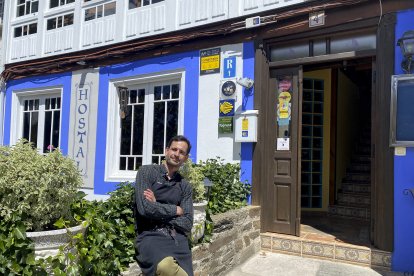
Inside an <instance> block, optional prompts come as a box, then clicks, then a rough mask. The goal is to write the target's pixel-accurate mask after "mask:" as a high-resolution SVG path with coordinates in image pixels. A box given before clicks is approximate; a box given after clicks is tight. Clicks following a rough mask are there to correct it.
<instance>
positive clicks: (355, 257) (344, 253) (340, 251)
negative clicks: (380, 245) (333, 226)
mask: <svg viewBox="0 0 414 276" xmlns="http://www.w3.org/2000/svg"><path fill="white" fill-rule="evenodd" d="M335 259H337V260H343V261H347V262H354V263H361V264H367V265H369V264H370V263H371V250H370V249H362V248H358V247H349V246H347V247H345V246H339V245H336V247H335Z"/></svg>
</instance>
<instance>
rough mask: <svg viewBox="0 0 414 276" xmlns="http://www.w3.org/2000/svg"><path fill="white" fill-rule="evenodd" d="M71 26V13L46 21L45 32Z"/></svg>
mask: <svg viewBox="0 0 414 276" xmlns="http://www.w3.org/2000/svg"><path fill="white" fill-rule="evenodd" d="M69 25H73V13H70V14H65V15H61V16H57V17H54V18H50V19H48V20H47V26H46V28H47V30H53V29H57V28H62V27H65V26H69Z"/></svg>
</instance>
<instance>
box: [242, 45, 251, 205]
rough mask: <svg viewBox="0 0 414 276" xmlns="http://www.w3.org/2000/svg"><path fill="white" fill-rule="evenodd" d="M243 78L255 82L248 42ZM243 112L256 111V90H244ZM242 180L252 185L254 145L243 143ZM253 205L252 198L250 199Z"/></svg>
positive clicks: (244, 54) (244, 52)
mask: <svg viewBox="0 0 414 276" xmlns="http://www.w3.org/2000/svg"><path fill="white" fill-rule="evenodd" d="M243 77H245V78H250V79H252V80H254V44H253V42H246V43H244V44H243ZM242 109H243V110H252V109H254V89H253V88H251V89H246V88H243V100H242ZM240 166H241V171H242V175H241V180H242V181H247V182H249V183H250V184H251V183H252V169H253V143H241V162H240ZM248 201H249V204H250V203H251V197H249V199H248Z"/></svg>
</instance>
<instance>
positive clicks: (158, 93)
mask: <svg viewBox="0 0 414 276" xmlns="http://www.w3.org/2000/svg"><path fill="white" fill-rule="evenodd" d="M154 100H156V101H158V100H161V86H155V87H154Z"/></svg>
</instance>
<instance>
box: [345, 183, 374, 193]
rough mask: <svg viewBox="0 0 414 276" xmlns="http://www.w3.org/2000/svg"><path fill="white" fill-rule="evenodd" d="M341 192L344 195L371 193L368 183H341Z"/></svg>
mask: <svg viewBox="0 0 414 276" xmlns="http://www.w3.org/2000/svg"><path fill="white" fill-rule="evenodd" d="M341 190H342V192H344V193H363V194H370V193H371V185H370V184H368V183H342V186H341Z"/></svg>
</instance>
